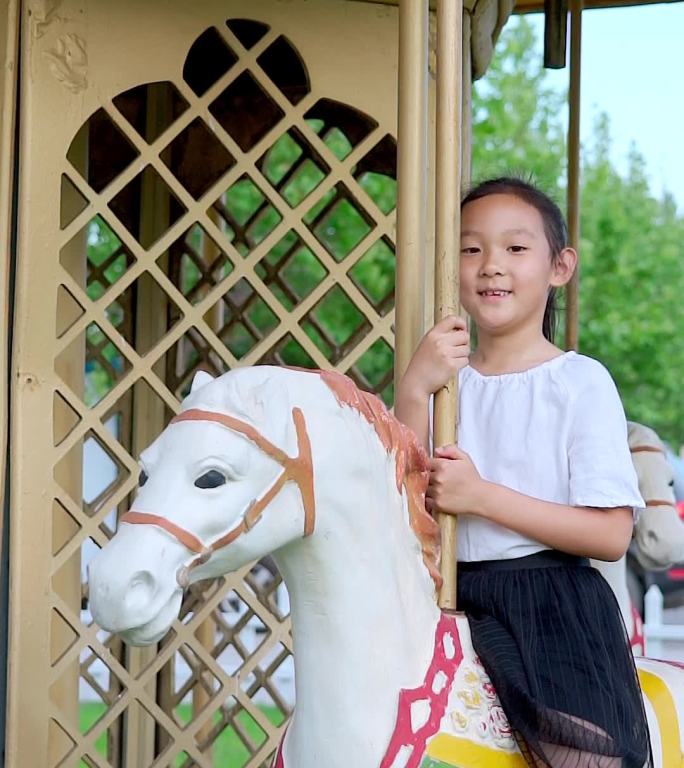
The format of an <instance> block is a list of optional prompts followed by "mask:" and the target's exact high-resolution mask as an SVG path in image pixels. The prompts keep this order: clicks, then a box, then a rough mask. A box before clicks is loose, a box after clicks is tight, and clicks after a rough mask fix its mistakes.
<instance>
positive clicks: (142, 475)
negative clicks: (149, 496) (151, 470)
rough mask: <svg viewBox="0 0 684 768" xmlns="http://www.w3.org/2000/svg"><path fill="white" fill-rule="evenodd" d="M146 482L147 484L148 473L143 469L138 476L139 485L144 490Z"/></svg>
mask: <svg viewBox="0 0 684 768" xmlns="http://www.w3.org/2000/svg"><path fill="white" fill-rule="evenodd" d="M146 482H147V472H145V470H144V469H141V470H140V474H139V475H138V485H139V486H140V488H142V487H143V485H145V483H146Z"/></svg>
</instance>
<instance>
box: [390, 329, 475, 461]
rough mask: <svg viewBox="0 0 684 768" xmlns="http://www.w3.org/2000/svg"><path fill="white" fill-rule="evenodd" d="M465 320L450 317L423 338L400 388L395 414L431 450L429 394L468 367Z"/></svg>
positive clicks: (395, 404)
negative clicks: (429, 444) (429, 443)
mask: <svg viewBox="0 0 684 768" xmlns="http://www.w3.org/2000/svg"><path fill="white" fill-rule="evenodd" d="M469 341H470V339H469V336H468V331H467V326H466V321H465V320H464V319H463V318H461V317H456V316H455V315H449V316H448V317H445V318H444V319H443V320H441V321H440V322H439V323H437V324H436V325H435V326H434V328H432V330H430V331H428V333H427V334H425V336H424V337H423V339H422V340H421V342H420V344H419V345H418V348H417V349H416V351H415V354H414V355H413V357H412V358H411V362H410V363H409V365H408V368H407V369H406V372H405V373H404V375H403V377H402V378H401V380H400V381H399V384H398V386H397V392H396V397H395V402H394V415H395V416H396V417H397V418H398V419H399V421H401V422H402V423H403V424H406V426H407V427H410V428H411V429H412V430H413V431H414V432H415V433H416V435H417V437H418V439H419V440H420V442H421V443H422V445H423V446H424V447H425V449H426V450H429V446H428V442H429V423H430V415H429V403H430V395H432V394H433V392H437V390H438V389H440V388H441V387H443V386H444V385H445V384H446V383H447V382H448V381H449V379H451V378H453V377H454V376H456V375H457V374H458V371H459V370H460V369H461V368H463V367H464V366H465V365H467V364H468V355H469V354H470V346H469Z"/></svg>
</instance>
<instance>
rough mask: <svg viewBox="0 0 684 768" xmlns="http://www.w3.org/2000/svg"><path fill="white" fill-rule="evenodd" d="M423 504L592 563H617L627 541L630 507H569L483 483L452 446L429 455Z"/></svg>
mask: <svg viewBox="0 0 684 768" xmlns="http://www.w3.org/2000/svg"><path fill="white" fill-rule="evenodd" d="M426 504H427V507H428V509H430V510H432V509H434V508H435V507H436V508H438V509H439V510H440V511H442V512H447V513H451V514H470V515H476V516H478V517H482V518H484V519H485V520H491V522H493V523H497V524H498V525H502V526H505V527H506V528H509V529H510V530H512V531H516V532H517V533H520V534H521V535H523V536H526V537H528V538H530V539H534V540H535V541H539V542H540V543H542V544H545V545H546V546H547V547H552V548H553V549H559V550H561V551H563V552H569V553H571V554H573V555H582V556H584V557H593V558H595V559H596V560H611V561H612V560H619V559H620V558H621V557H622V555H624V554H625V552H626V551H627V547H628V546H629V542H630V539H631V537H632V527H633V517H632V509H631V508H630V507H613V508H601V509H598V508H595V507H580V506H577V507H575V506H568V505H565V504H557V503H555V502H552V501H543V500H542V499H535V498H533V497H531V496H526V495H525V494H523V493H519V492H518V491H514V490H512V489H511V488H506V487H505V486H503V485H498V484H497V483H491V482H488V481H486V480H483V479H482V478H481V477H480V474H479V472H478V471H477V469H476V467H475V465H474V464H473V462H472V460H471V459H470V457H469V456H468V454H467V453H464V452H463V451H461V450H460V449H459V448H458V447H457V446H455V445H450V446H446V447H445V448H438V449H437V450H436V451H435V458H434V459H432V462H431V469H430V485H429V487H428V491H427V499H426Z"/></svg>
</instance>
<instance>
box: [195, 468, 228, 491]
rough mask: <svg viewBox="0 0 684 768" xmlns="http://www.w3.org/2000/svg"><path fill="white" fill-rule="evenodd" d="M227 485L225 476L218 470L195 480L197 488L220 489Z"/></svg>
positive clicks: (211, 470) (212, 470)
mask: <svg viewBox="0 0 684 768" xmlns="http://www.w3.org/2000/svg"><path fill="white" fill-rule="evenodd" d="M225 483H226V478H225V475H222V474H221V473H220V472H219V471H218V470H216V469H210V470H209V471H208V472H205V473H204V474H203V475H202V476H201V477H198V478H197V480H195V486H196V487H197V488H218V487H219V485H225Z"/></svg>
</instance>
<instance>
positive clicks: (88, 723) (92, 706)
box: [80, 702, 284, 768]
mask: <svg viewBox="0 0 684 768" xmlns="http://www.w3.org/2000/svg"><path fill="white" fill-rule="evenodd" d="M260 709H261V711H262V712H263V713H264V715H265V716H266V718H267V719H268V720H269V722H270V723H271V724H273V725H276V726H278V725H281V724H282V723H283V720H284V717H283V714H282V712H281V711H280V710H279V709H278V708H277V707H268V706H262V707H260ZM106 711H107V709H106V707H105V705H104V704H99V703H97V702H83V703H81V706H80V727H81V733H87V731H89V730H90V728H92V727H93V725H95V723H97V721H98V720H99V719H100V718H101V717H103V715H105V714H106ZM176 715H177V716H178V718H179V720H180V721H181V723H183V724H187V723H189V722H190V720H191V719H192V708H191V705H190V704H180V705H179V706H178V707H177V709H176ZM237 720H238V722H239V724H240V727H241V730H242V732H243V733H246V734H247V736H248V738H249V739H250V740H251V741H252V743H253V744H256V745H261V744H263V743H264V742H265V741H266V734H265V732H264V731H263V729H262V728H261V727H260V726H259V725H258V724H257V722H256V720H254V718H253V717H251V715H250V714H249V713H248V712H247V711H245V710H243V711H242V712H240V713H239V714H238V716H237ZM218 721H219V715H218V713H216V714H214V716H213V717H212V718H211V720H210V722H211V723H214V724H216V723H217V722H218ZM95 749H96V750H97V752H98V753H99V754H100V755H102V756H103V757H106V756H107V732H106V730H105V731H104V732H103V733H102V734H100V736H99V737H98V739H97V741H96V742H95ZM183 755H184V753H183ZM249 757H250V753H249V752H248V750H247V748H246V747H245V745H244V743H243V741H242V739H241V738H240V737H239V736H238V734H237V733H236V731H235V729H234V728H233V727H228V728H225V729H224V730H223V731H222V732H221V734H220V735H219V737H218V738H217V739H216V741H215V742H214V744H213V746H212V762H213V764H214V765H215V766H217V768H221V767H222V766H225V765H244V764H245V763H246V762H247V760H248V759H249ZM184 764H185V758H184V757H183V756H182V755H179V756H178V757H177V758H176V760H175V761H174V763H173V765H174V766H177V767H178V768H180V766H182V765H184ZM88 765H90V763H88ZM81 766H82V768H86V763H85V761H83V760H81Z"/></svg>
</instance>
